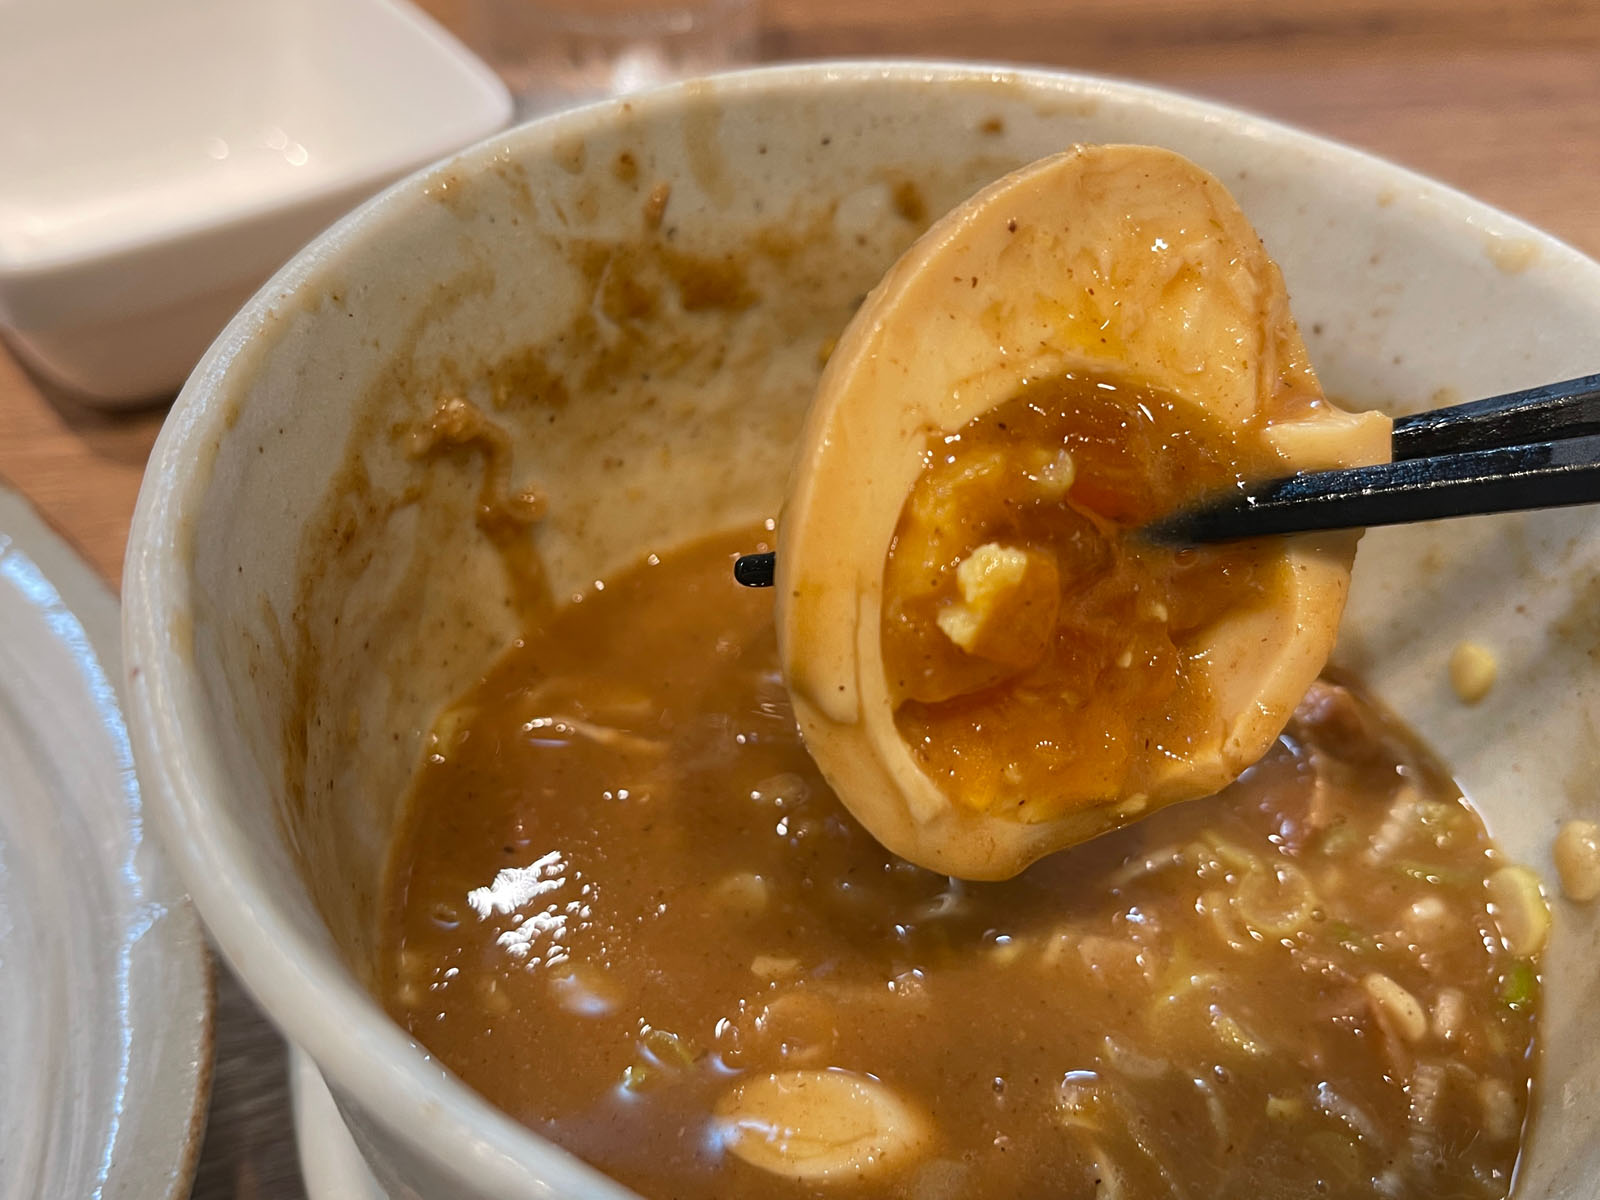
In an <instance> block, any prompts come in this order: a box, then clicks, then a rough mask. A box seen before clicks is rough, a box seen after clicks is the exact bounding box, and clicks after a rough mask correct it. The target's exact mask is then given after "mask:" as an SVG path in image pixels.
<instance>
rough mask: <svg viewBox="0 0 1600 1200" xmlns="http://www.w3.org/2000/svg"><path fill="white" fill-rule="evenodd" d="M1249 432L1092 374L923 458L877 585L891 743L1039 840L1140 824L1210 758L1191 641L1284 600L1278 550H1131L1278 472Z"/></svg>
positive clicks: (1064, 382)
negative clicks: (1144, 531)
mask: <svg viewBox="0 0 1600 1200" xmlns="http://www.w3.org/2000/svg"><path fill="white" fill-rule="evenodd" d="M1276 461H1277V460H1276V456H1275V455H1274V454H1273V452H1272V451H1271V450H1270V449H1269V448H1267V447H1266V446H1265V444H1264V443H1263V440H1262V438H1261V435H1260V430H1259V429H1258V428H1257V427H1256V425H1255V424H1254V423H1251V424H1247V425H1245V426H1243V427H1242V428H1239V429H1237V430H1230V429H1224V428H1222V427H1221V426H1220V424H1219V423H1217V422H1215V421H1213V420H1210V419H1208V418H1207V416H1206V414H1205V413H1203V412H1200V411H1198V410H1197V409H1196V408H1195V407H1194V406H1193V405H1189V404H1186V403H1185V402H1184V401H1182V400H1179V399H1178V398H1176V397H1173V396H1170V395H1166V394H1163V393H1161V392H1158V391H1155V390H1152V389H1150V388H1145V387H1130V386H1126V385H1124V384H1121V383H1116V382H1113V381H1110V380H1107V379H1099V378H1095V377H1091V376H1088V375H1063V376H1060V377H1058V378H1055V379H1052V380H1048V381H1041V382H1034V383H1031V384H1029V385H1028V386H1027V387H1025V388H1024V389H1023V390H1022V391H1021V392H1020V393H1019V394H1018V395H1016V396H1015V397H1013V398H1011V399H1009V400H1007V401H1005V402H1003V403H1001V404H1000V405H998V406H996V407H995V408H992V409H990V410H989V411H988V412H986V413H985V414H983V415H982V416H980V417H978V418H976V419H975V420H973V421H972V422H970V423H969V424H968V425H966V426H965V427H964V428H962V429H961V430H959V431H958V432H956V433H953V434H950V435H947V436H938V437H934V438H932V439H931V440H930V444H929V446H928V449H927V451H926V454H925V458H924V463H925V465H924V468H923V471H922V473H921V475H920V476H919V477H918V478H917V481H916V483H915V484H914V486H913V487H912V490H911V493H910V495H909V496H908V497H907V499H906V503H905V506H904V508H903V509H902V510H901V513H900V518H899V521H898V524H897V525H896V527H895V534H894V539H893V541H892V542H891V544H890V549H889V554H888V558H887V560H886V562H885V566H884V604H883V625H882V641H883V660H884V666H885V669H886V672H887V675H888V682H889V689H890V696H891V701H892V703H893V704H894V705H895V722H896V725H897V727H898V729H899V731H900V734H901V736H902V737H903V738H904V739H905V741H906V743H907V745H908V746H909V747H910V749H911V751H912V753H913V755H914V756H915V757H916V759H917V761H918V763H919V765H920V766H921V767H922V769H923V770H924V771H925V772H926V773H927V774H928V775H929V776H930V777H931V778H932V779H934V780H935V781H936V783H937V784H938V785H939V786H940V787H941V789H942V790H943V791H944V793H945V794H946V796H947V797H948V798H949V799H951V800H952V801H954V802H956V803H958V804H961V805H963V806H966V807H968V808H970V809H973V810H976V811H981V812H997V811H1003V810H1005V809H1007V808H1010V809H1014V810H1015V811H1016V814H1017V816H1018V817H1019V818H1020V819H1022V820H1027V821H1036V820H1048V819H1051V818H1054V817H1057V816H1060V815H1061V814H1063V813H1065V812H1069V811H1073V810H1076V809H1079V808H1083V807H1088V806H1091V805H1097V804H1102V803H1106V802H1108V801H1110V800H1113V799H1115V798H1117V797H1119V796H1121V797H1126V798H1128V802H1130V803H1132V804H1133V805H1135V806H1137V805H1138V804H1139V803H1140V801H1139V797H1140V796H1141V795H1142V794H1144V793H1146V792H1147V791H1148V790H1149V789H1150V788H1151V787H1152V786H1153V785H1154V784H1155V782H1156V780H1157V779H1158V777H1159V774H1160V772H1161V769H1162V767H1163V766H1164V765H1169V764H1170V762H1171V760H1174V759H1176V760H1180V761H1182V760H1187V759H1188V758H1190V757H1191V756H1192V755H1194V754H1197V753H1206V752H1208V751H1209V750H1210V749H1214V748H1215V746H1216V745H1217V744H1218V742H1219V739H1220V738H1221V736H1222V727H1221V720H1220V716H1219V715H1218V714H1217V713H1216V712H1215V711H1214V707H1213V705H1212V704H1211V702H1210V689H1209V687H1208V685H1207V682H1206V671H1205V663H1204V647H1203V643H1204V638H1203V634H1204V633H1205V631H1206V630H1207V629H1208V628H1210V627H1212V626H1213V625H1214V624H1215V623H1216V622H1218V621H1219V620H1220V619H1222V618H1223V617H1224V616H1226V615H1227V614H1229V613H1231V612H1235V611H1238V610H1241V609H1246V608H1251V607H1255V606H1258V605H1262V604H1265V603H1266V602H1267V601H1268V600H1269V598H1270V597H1271V596H1273V595H1274V594H1276V593H1277V592H1278V591H1279V590H1281V589H1282V588H1284V587H1286V586H1288V581H1287V578H1286V573H1287V569H1286V568H1285V567H1284V565H1283V564H1282V562H1281V559H1277V558H1275V557H1274V555H1273V553H1272V551H1271V548H1270V547H1268V546H1263V545H1260V544H1252V543H1242V544H1236V545H1226V546H1212V547H1195V548H1186V549H1173V548H1170V547H1164V546H1158V545H1154V544H1152V543H1149V542H1147V541H1145V540H1144V539H1143V538H1141V537H1140V536H1139V535H1138V533H1137V530H1138V529H1139V528H1140V527H1141V526H1143V525H1145V524H1147V523H1149V522H1150V521H1152V520H1155V519H1156V518H1158V517H1161V516H1163V515H1166V514H1168V513H1170V512H1172V511H1174V510H1175V509H1177V508H1179V507H1181V506H1183V505H1184V504H1186V503H1191V502H1193V501H1194V500H1196V499H1198V498H1200V497H1203V496H1207V495H1212V494H1215V493H1218V492H1221V491H1225V490H1227V489H1230V488H1237V487H1240V486H1242V484H1243V482H1244V481H1245V480H1247V479H1255V478H1260V477H1263V476H1267V475H1271V474H1273V473H1274V464H1275V462H1276Z"/></svg>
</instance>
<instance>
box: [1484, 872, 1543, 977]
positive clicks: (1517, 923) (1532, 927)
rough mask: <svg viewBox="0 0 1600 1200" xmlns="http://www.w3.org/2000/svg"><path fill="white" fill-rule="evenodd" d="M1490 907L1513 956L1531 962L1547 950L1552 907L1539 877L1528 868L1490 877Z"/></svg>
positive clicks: (1497, 873) (1499, 873)
mask: <svg viewBox="0 0 1600 1200" xmlns="http://www.w3.org/2000/svg"><path fill="white" fill-rule="evenodd" d="M1489 903H1490V904H1492V905H1493V906H1494V910H1493V911H1494V921H1495V924H1496V925H1497V926H1499V928H1500V936H1501V937H1502V938H1504V939H1505V943H1506V947H1507V948H1508V949H1509V950H1510V951H1511V953H1513V954H1515V955H1516V956H1517V957H1518V958H1529V957H1531V956H1533V955H1535V954H1537V953H1539V951H1541V950H1543V949H1544V943H1545V939H1547V938H1548V937H1549V936H1550V906H1549V905H1547V904H1546V903H1545V901H1544V892H1543V891H1542V890H1541V889H1540V887H1539V877H1538V876H1537V875H1535V874H1534V873H1533V872H1532V871H1530V870H1529V869H1528V868H1527V867H1501V868H1500V869H1499V870H1497V871H1496V872H1495V873H1494V874H1493V875H1491V876H1489Z"/></svg>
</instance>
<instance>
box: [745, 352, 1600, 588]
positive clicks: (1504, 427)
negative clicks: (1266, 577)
mask: <svg viewBox="0 0 1600 1200" xmlns="http://www.w3.org/2000/svg"><path fill="white" fill-rule="evenodd" d="M1390 447H1391V455H1392V461H1390V462H1386V463H1379V464H1377V465H1376V466H1370V467H1349V468H1345V469H1342V470H1337V471H1303V472H1300V473H1299V474H1295V475H1290V476H1287V477H1286V478H1283V479H1274V480H1270V481H1268V482H1266V483H1263V484H1260V485H1258V486H1255V487H1252V488H1251V489H1250V490H1249V492H1248V493H1247V494H1244V495H1239V496H1229V497H1227V498H1225V499H1223V500H1219V501H1212V502H1209V503H1204V504H1201V505H1198V506H1196V507H1194V508H1190V509H1185V510H1184V511H1182V512H1179V513H1175V514H1173V515H1172V516H1170V517H1167V518H1165V519H1163V520H1161V521H1158V522H1156V523H1155V524H1153V525H1150V526H1147V527H1146V528H1145V529H1144V531H1143V532H1144V535H1145V536H1146V537H1147V538H1149V539H1151V540H1152V541H1157V542H1162V543H1166V544H1170V545H1195V544H1198V543H1205V542H1231V541H1241V540H1244V539H1246V538H1254V537H1267V536H1271V535H1275V534H1285V533H1309V532H1312V531H1315V530H1329V529H1357V528H1361V527H1364V526H1369V525H1402V524H1408V523H1410V522H1413V521H1432V520H1437V519H1439V518H1441V517H1465V516H1474V515H1478V514H1482V513H1496V512H1517V511H1522V510H1526V509H1534V508H1561V507H1564V506H1567V505H1573V504H1593V503H1596V502H1600V375H1585V376H1583V377H1582V378H1579V379H1568V380H1566V381H1564V382H1562V383H1552V384H1547V385H1545V386H1543V387H1536V388H1529V389H1527V390H1526V391H1521V392H1508V393H1507V394H1505V395H1503V396H1491V397H1490V398H1489V399H1487V400H1473V401H1471V402H1469V403H1466V404H1456V405H1452V406H1451V407H1449V408H1439V409H1434V410H1432V411H1430V412H1423V413H1417V414H1415V415H1413V416H1408V417H1399V418H1397V419H1396V420H1395V423H1394V434H1393V437H1392V439H1391V442H1390ZM773 566H774V556H773V555H772V554H771V553H770V552H769V553H766V554H746V555H744V556H743V557H742V558H740V559H739V560H738V561H737V562H735V563H734V565H733V577H734V579H735V580H737V581H738V582H739V583H742V584H744V585H745V586H746V587H770V586H771V585H772V576H773Z"/></svg>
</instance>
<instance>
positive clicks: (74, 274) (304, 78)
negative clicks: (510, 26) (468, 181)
mask: <svg viewBox="0 0 1600 1200" xmlns="http://www.w3.org/2000/svg"><path fill="white" fill-rule="evenodd" d="M510 114H511V99H510V96H509V94H508V93H507V92H506V89H505V86H504V85H503V84H502V83H501V82H500V80H499V78H498V77H497V76H496V75H495V74H494V73H493V72H492V71H490V70H489V68H488V67H486V66H485V65H484V64H483V63H481V62H479V61H478V60H477V59H476V58H474V57H473V56H472V55H470V54H469V53H468V52H467V51H466V50H465V49H463V48H462V46H461V45H460V44H459V43H457V42H456V41H455V40H454V39H453V38H451V37H450V36H449V35H448V34H446V33H445V32H444V31H443V30H442V29H440V28H439V27H438V26H437V25H436V24H434V23H433V21H431V20H430V19H428V18H427V17H426V16H424V15H423V14H421V13H420V12H418V11H417V10H416V9H414V8H412V7H411V6H410V5H408V4H406V3H404V0H228V2H227V3H225V4H218V3H215V2H214V0H143V2H142V3H139V4H128V3H126V2H125V0H10V2H9V3H5V4H0V162H4V163H5V164H6V166H5V170H4V171H0V326H4V327H5V328H6V329H7V330H8V331H9V332H10V334H11V337H12V340H13V342H14V344H15V346H16V348H17V350H18V351H19V352H20V353H21V354H22V356H23V357H24V358H25V359H26V360H27V361H28V362H29V363H30V364H31V365H32V366H34V367H35V368H36V369H37V370H39V371H40V372H41V373H43V374H44V375H46V376H48V377H50V378H51V379H53V380H54V381H55V382H57V383H59V384H61V385H63V386H65V387H68V388H70V389H72V390H74V391H77V392H80V393H82V394H83V395H84V396H85V397H86V398H88V399H91V400H98V401H101V402H103V403H114V402H119V401H132V400H137V399H141V398H146V397H150V396H153V395H156V394H158V393H161V392H163V391H171V390H174V389H176V388H177V387H178V385H179V384H181V383H182V382H183V379H184V377H185V376H186V375H187V374H188V373H189V370H190V368H191V367H193V366H194V364H195V363H196V362H197V361H198V360H199V358H200V355H201V353H202V352H203V351H204V350H205V348H206V345H207V343H208V342H210V341H211V339H212V338H213V337H214V336H216V334H217V332H218V330H220V329H221V328H222V326H223V324H224V322H226V321H227V319H228V317H229V315H230V314H231V313H232V312H233V310H234V309H236V308H238V307H239V305H240V304H242V303H243V302H244V300H245V299H246V297H248V296H249V295H250V293H251V292H252V291H254V290H255V288H256V287H257V286H259V285H260V283H261V282H262V280H264V279H265V278H266V277H267V276H268V275H269V274H271V272H272V271H273V270H274V269H275V268H276V267H278V265H279V264H280V263H282V262H283V260H284V259H286V258H287V257H288V256H289V255H290V254H292V253H293V252H294V251H295V250H296V249H298V248H299V247H300V246H301V245H302V244H303V243H304V242H305V241H306V240H307V239H308V238H310V237H311V236H312V235H313V234H315V233H316V232H317V231H318V230H320V229H321V228H322V227H323V226H325V225H327V224H328V223H329V222H330V221H332V220H333V219H334V218H335V217H337V216H339V214H341V213H343V212H345V211H346V210H347V209H349V208H351V207H352V206H353V205H355V204H356V203H357V202H358V201H360V200H362V199H364V198H365V197H366V196H368V195H370V194H371V193H372V192H374V191H376V190H377V189H378V188H379V187H380V186H382V185H383V184H385V183H388V182H389V181H390V180H393V179H396V178H398V177H399V176H401V175H404V174H405V173H406V172H407V171H410V170H412V169H413V168H415V167H417V166H420V165H421V164H423V163H426V162H430V161H432V160H433V159H435V158H437V157H439V156H440V155H441V154H444V153H447V152H448V151H451V150H454V149H456V148H457V147H458V146H463V145H465V144H467V143H468V142H472V141H475V140H477V139H478V138H480V137H483V136H484V135H485V134H488V133H491V132H493V131H494V130H496V129H498V128H500V127H501V126H502V125H504V124H505V123H506V121H507V120H508V119H509V118H510Z"/></svg>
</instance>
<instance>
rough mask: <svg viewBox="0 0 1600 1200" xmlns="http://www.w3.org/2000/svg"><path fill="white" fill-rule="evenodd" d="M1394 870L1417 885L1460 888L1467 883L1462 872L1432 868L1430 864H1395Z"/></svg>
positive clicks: (1444, 868)
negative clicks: (1428, 884)
mask: <svg viewBox="0 0 1600 1200" xmlns="http://www.w3.org/2000/svg"><path fill="white" fill-rule="evenodd" d="M1395 869H1396V870H1398V871H1399V872H1400V874H1402V875H1404V876H1405V877H1406V878H1407V879H1415V880H1416V881H1417V882H1418V883H1431V884H1433V885H1434V886H1435V887H1461V886H1463V885H1464V884H1465V883H1466V882H1467V877H1466V874H1465V873H1464V872H1461V871H1456V870H1452V869H1451V868H1449V867H1438V866H1434V865H1433V864H1432V863H1425V862H1411V861H1408V862H1401V863H1396V864H1395Z"/></svg>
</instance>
